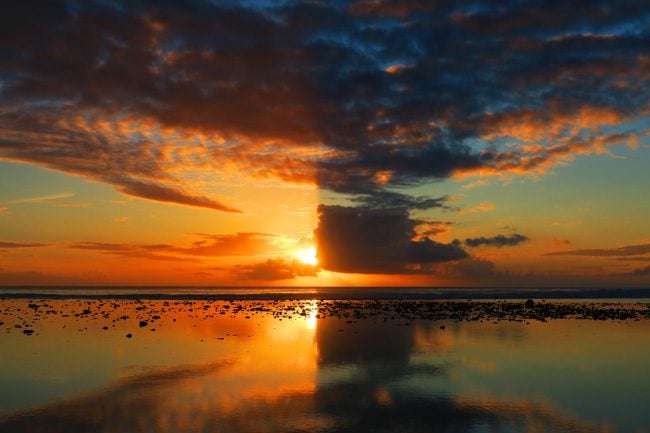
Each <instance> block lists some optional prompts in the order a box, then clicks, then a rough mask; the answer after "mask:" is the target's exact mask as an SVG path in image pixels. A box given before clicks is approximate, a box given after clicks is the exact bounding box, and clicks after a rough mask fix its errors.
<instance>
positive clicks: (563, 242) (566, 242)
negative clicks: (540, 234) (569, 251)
mask: <svg viewBox="0 0 650 433" xmlns="http://www.w3.org/2000/svg"><path fill="white" fill-rule="evenodd" d="M551 243H552V244H553V245H569V244H570V243H571V241H570V240H568V239H560V238H552V239H551Z"/></svg>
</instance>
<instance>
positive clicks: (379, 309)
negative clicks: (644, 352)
mask: <svg viewBox="0 0 650 433" xmlns="http://www.w3.org/2000/svg"><path fill="white" fill-rule="evenodd" d="M177 315H182V316H187V317H188V318H189V319H195V320H201V321H206V320H207V321H209V320H211V319H215V318H220V317H223V316H226V317H229V318H233V319H243V320H248V319H252V318H255V317H257V316H271V317H273V318H275V319H278V320H283V319H292V318H300V317H303V318H305V317H311V318H314V319H317V320H323V319H328V318H337V319H345V323H348V324H349V323H354V322H355V321H358V320H366V319H370V320H375V321H382V322H387V321H393V322H395V323H396V324H397V325H405V326H408V325H409V324H410V322H412V321H415V320H420V321H421V320H425V321H438V322H441V323H442V322H445V321H446V322H474V321H479V322H483V321H486V322H495V323H498V322H501V321H515V322H526V323H530V321H539V322H545V321H547V320H554V319H576V320H616V321H639V320H648V319H650V302H602V301H589V302H584V301H575V302H571V301H543V300H542V301H540V300H532V299H529V300H525V301H522V300H517V301H513V300H500V301H486V300H480V301H472V300H466V301H436V300H399V301H396V300H320V301H318V300H309V301H308V300H257V301H253V300H228V301H225V300H187V299H185V300H183V299H176V300H140V299H130V298H129V299H106V298H98V299H89V298H83V299H46V298H38V299H24V298H1V299H0V330H4V332H5V333H14V332H18V333H22V334H24V335H25V336H32V335H40V333H41V332H40V328H41V327H40V326H39V325H40V324H41V323H42V322H43V321H50V322H51V321H55V320H58V319H59V318H60V319H70V320H74V321H75V322H76V323H78V326H79V331H84V330H87V329H88V327H95V328H96V327H100V328H101V329H103V330H110V329H111V328H115V325H116V324H117V323H123V324H124V325H128V327H130V328H129V329H131V331H129V332H128V333H127V334H125V337H126V338H132V337H133V335H134V334H135V333H136V331H140V330H143V329H144V330H148V331H152V332H155V330H156V327H159V326H173V321H175V320H176V318H174V319H173V320H172V321H165V320H162V321H161V319H164V318H166V317H167V316H170V317H171V316H174V317H175V316H177ZM441 326H443V327H444V326H445V325H444V323H442V324H441ZM123 328H124V326H121V327H120V329H123Z"/></svg>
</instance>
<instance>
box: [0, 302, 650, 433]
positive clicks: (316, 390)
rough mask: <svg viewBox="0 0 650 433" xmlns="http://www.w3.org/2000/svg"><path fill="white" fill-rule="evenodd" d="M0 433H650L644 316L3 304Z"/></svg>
mask: <svg viewBox="0 0 650 433" xmlns="http://www.w3.org/2000/svg"><path fill="white" fill-rule="evenodd" d="M0 348H1V351H0V390H2V392H0V432H3V433H4V432H14V433H20V432H53V433H55V432H138V433H139V432H178V431H183V432H299V431H304V432H307V431H323V432H376V431H381V432H389V431H390V432H421V431H431V432H495V431H496V432H538V431H543V432H631V433H640V432H650V414H649V413H648V411H647V402H648V401H650V369H648V368H647V366H648V365H650V303H648V301H644V300H639V301H606V300H593V301H590V300H563V301H552V300H548V301H542V300H537V299H535V300H532V299H531V300H509V301H498V300H480V301H476V300H475V301H472V300H453V301H451V300H443V301H441V300H416V299H410V300H349V299H348V300H336V299H326V300H324V299H299V300H290V299H281V300H237V299H233V300H224V299H218V300H214V299H213V300H210V299H206V300H200V299H181V298H179V299H164V300H162V299H159V300H151V299H131V298H129V299H120V298H115V299H111V298H109V297H102V298H96V299H94V298H74V297H66V298H61V299H56V298H47V297H43V298H10V297H8V298H3V299H2V300H0Z"/></svg>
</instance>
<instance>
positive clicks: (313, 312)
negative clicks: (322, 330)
mask: <svg viewBox="0 0 650 433" xmlns="http://www.w3.org/2000/svg"><path fill="white" fill-rule="evenodd" d="M307 308H308V310H307V315H306V316H305V323H306V325H307V328H309V329H311V330H316V325H317V324H318V317H317V316H318V301H317V300H316V299H312V300H311V301H310V302H309V306H308V307H307Z"/></svg>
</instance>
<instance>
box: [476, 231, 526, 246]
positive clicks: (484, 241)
mask: <svg viewBox="0 0 650 433" xmlns="http://www.w3.org/2000/svg"><path fill="white" fill-rule="evenodd" d="M527 240H528V237H526V236H524V235H521V234H519V233H515V234H513V235H510V236H507V235H496V236H493V237H491V238H486V237H480V238H467V239H465V245H467V246H468V247H480V246H482V245H485V246H490V247H497V248H501V247H506V246H515V245H519V244H520V243H522V242H526V241H527Z"/></svg>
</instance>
